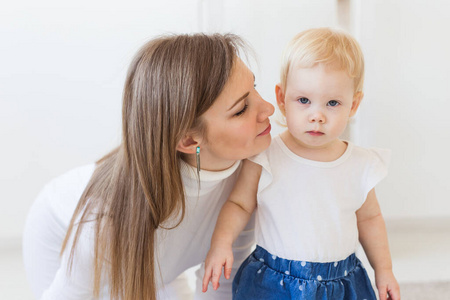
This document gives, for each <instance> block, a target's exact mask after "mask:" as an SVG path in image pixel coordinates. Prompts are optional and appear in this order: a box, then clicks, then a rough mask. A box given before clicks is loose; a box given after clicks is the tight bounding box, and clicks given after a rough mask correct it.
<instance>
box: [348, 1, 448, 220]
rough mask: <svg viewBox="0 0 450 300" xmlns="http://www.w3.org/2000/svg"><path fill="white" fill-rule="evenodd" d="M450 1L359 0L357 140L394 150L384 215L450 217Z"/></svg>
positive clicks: (383, 193)
mask: <svg viewBox="0 0 450 300" xmlns="http://www.w3.org/2000/svg"><path fill="white" fill-rule="evenodd" d="M449 11H450V2H448V1H444V0H434V1H427V2H425V1H419V0H414V1H406V0H390V1H361V2H360V12H359V13H360V15H359V19H358V20H359V21H358V23H359V40H360V41H361V43H362V46H363V51H364V53H365V57H366V63H367V69H366V85H365V92H366V97H365V99H364V102H363V104H362V107H361V108H360V112H359V114H358V122H357V123H359V124H355V125H357V126H355V127H356V129H355V131H356V135H355V139H356V140H357V141H359V142H360V143H361V144H363V145H376V146H382V147H388V148H391V149H392V154H393V155H392V163H391V169H390V175H389V176H388V178H387V179H386V180H385V181H384V182H382V184H381V185H380V187H379V188H378V196H379V199H380V203H381V206H382V209H383V212H384V215H385V216H386V217H387V218H427V217H429V218H435V217H446V218H450V199H449V195H450V180H449V177H448V172H449V169H450V159H449V156H448V152H449V150H450V119H449V117H450V113H449V112H450V35H449V32H448V28H450V19H449V18H448V12H449Z"/></svg>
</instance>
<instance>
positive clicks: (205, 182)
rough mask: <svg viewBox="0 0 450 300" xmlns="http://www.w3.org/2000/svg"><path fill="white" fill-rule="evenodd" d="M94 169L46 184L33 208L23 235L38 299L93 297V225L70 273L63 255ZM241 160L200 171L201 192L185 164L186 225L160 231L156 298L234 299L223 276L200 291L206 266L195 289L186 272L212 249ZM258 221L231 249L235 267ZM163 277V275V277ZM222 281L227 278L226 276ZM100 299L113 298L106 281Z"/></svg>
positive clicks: (248, 247)
mask: <svg viewBox="0 0 450 300" xmlns="http://www.w3.org/2000/svg"><path fill="white" fill-rule="evenodd" d="M94 168H95V166H94V165H93V164H92V165H88V166H84V167H80V168H77V169H74V170H72V171H70V172H68V173H66V174H64V175H62V176H60V177H58V178H56V179H54V180H52V181H51V182H50V183H48V184H47V185H46V186H45V187H44V189H43V190H42V191H41V193H40V194H39V196H38V197H37V199H36V201H35V202H34V204H33V205H32V207H31V209H30V212H29V215H28V218H27V222H26V225H25V231H24V237H23V256H24V264H25V270H26V273H27V277H28V280H29V282H30V284H31V288H32V291H33V293H34V295H35V297H36V298H37V299H51V300H61V299H64V300H67V299H83V300H86V299H93V297H92V290H93V279H92V278H93V265H92V261H93V249H94V239H93V227H92V226H93V224H94V223H88V226H85V227H84V229H83V232H82V235H81V237H80V240H79V244H78V246H77V252H76V254H75V257H74V264H73V271H72V273H71V274H70V275H68V268H67V262H68V256H69V251H70V249H71V245H68V247H67V248H66V251H65V252H64V254H63V255H62V257H60V255H59V253H60V250H61V245H62V241H63V239H64V237H65V235H66V232H67V228H68V226H69V222H70V220H71V218H72V215H73V212H74V210H75V207H76V205H77V203H78V200H79V199H80V196H81V194H82V193H83V191H84V189H85V187H86V185H87V183H88V181H89V179H90V178H91V176H92V173H93V172H94ZM239 170H240V162H236V163H235V164H234V165H233V166H232V167H231V168H229V169H228V170H225V171H221V172H209V171H204V170H202V171H201V172H200V178H201V183H200V185H201V190H200V193H199V192H198V180H197V174H196V169H195V168H193V167H191V166H189V165H187V164H186V163H184V162H182V178H183V183H184V187H185V192H186V214H185V217H184V219H183V222H182V223H181V224H180V225H179V226H178V227H176V228H175V229H172V230H165V229H158V230H157V241H156V245H157V248H156V255H157V257H158V260H157V261H158V265H159V269H158V270H156V274H158V276H157V282H158V285H159V287H160V288H159V290H158V299H183V300H185V299H224V300H225V299H227V300H228V299H231V283H232V279H230V280H225V279H223V278H222V280H221V286H220V289H218V290H217V291H214V290H213V289H211V288H210V289H208V292H207V293H202V292H201V281H202V277H203V272H204V267H203V266H201V267H200V268H199V269H198V270H197V271H196V277H197V278H196V280H194V281H196V283H195V284H196V287H197V288H196V291H195V292H193V291H192V290H191V289H190V288H189V284H188V280H187V278H186V276H184V274H183V272H184V271H185V270H186V269H188V268H190V267H193V266H196V265H199V264H201V263H202V262H203V261H204V259H205V257H206V254H207V252H208V250H209V246H210V240H211V236H212V233H213V230H214V227H215V223H216V220H217V216H218V214H219V212H220V209H221V207H222V205H223V204H224V202H225V201H226V200H227V198H228V195H229V194H230V192H231V189H232V187H233V185H234V182H235V180H236V179H237V175H238V173H239ZM253 228H254V222H253V221H251V222H249V224H248V225H247V228H246V229H245V230H244V231H243V232H242V234H241V235H240V236H239V238H238V239H237V240H236V242H235V244H234V245H233V250H234V255H235V264H234V266H233V270H234V272H233V274H232V277H234V274H235V272H236V271H237V268H238V267H239V265H240V264H241V263H242V261H243V260H244V259H245V258H246V257H247V256H248V255H249V254H250V253H251V250H252V247H253V246H254V231H253ZM159 275H160V276H159ZM222 277H223V276H222ZM100 298H101V299H110V297H109V286H108V282H103V284H102V294H101V297H100Z"/></svg>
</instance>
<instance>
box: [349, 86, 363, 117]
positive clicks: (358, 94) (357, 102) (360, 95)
mask: <svg viewBox="0 0 450 300" xmlns="http://www.w3.org/2000/svg"><path fill="white" fill-rule="evenodd" d="M363 97H364V93H363V92H356V93H355V95H353V102H352V109H351V110H350V117H353V116H354V115H355V114H356V112H357V111H358V107H359V105H360V104H361V100H362V98H363Z"/></svg>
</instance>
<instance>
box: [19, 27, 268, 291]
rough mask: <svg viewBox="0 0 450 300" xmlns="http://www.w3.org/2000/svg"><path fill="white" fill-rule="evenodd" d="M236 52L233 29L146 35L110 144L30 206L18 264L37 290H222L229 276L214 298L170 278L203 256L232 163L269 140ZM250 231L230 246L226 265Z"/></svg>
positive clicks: (246, 247) (263, 112) (264, 106)
mask: <svg viewBox="0 0 450 300" xmlns="http://www.w3.org/2000/svg"><path fill="white" fill-rule="evenodd" d="M242 49H243V43H242V40H241V39H239V38H238V37H237V36H234V35H218V34H216V35H204V34H196V35H175V36H165V37H160V38H156V39H154V40H152V41H150V42H149V43H147V44H146V45H144V47H143V48H142V49H141V50H140V51H139V52H138V53H137V55H136V57H135V58H134V60H133V62H132V63H131V66H130V69H129V72H128V76H127V79H126V83H125V88H124V95H123V114H122V122H123V136H122V143H121V144H120V145H119V146H118V147H117V148H116V149H114V150H113V151H111V152H110V153H109V154H107V155H106V156H104V157H103V158H102V159H100V160H99V161H98V162H97V163H96V164H95V165H89V166H84V167H81V168H78V169H75V170H72V171H70V172H68V173H66V174H65V175H63V176H61V177H58V178H56V179H54V180H53V181H51V182H50V183H49V184H47V185H46V187H45V188H44V189H43V190H42V192H41V193H40V195H39V196H38V198H37V199H36V201H35V203H34V204H33V206H32V208H31V210H30V213H29V216H28V219H27V223H26V227H25V232H24V244H23V246H24V263H25V268H26V271H27V276H28V278H29V281H30V282H31V286H32V289H33V291H34V293H35V295H36V297H37V298H40V299H58V300H59V299H95V298H100V299H126V300H128V299H130V300H131V299H133V300H136V299H146V300H147V299H190V298H191V297H192V296H195V299H231V282H227V283H226V284H225V283H222V287H223V289H221V290H223V291H224V292H223V293H222V294H221V295H218V294H217V293H216V294H214V295H208V294H202V293H201V291H199V292H198V293H197V292H196V293H195V295H191V294H190V293H189V291H188V290H187V286H186V281H183V280H182V277H179V275H180V274H182V273H183V272H184V271H185V270H186V269H188V268H190V267H192V266H195V265H198V264H200V263H202V261H203V259H204V257H205V256H206V253H207V251H208V248H209V244H210V239H211V235H212V232H213V229H214V224H215V220H216V219H217V216H218V213H219V211H220V208H221V206H222V205H223V203H224V202H225V200H226V199H227V198H228V195H229V193H230V191H231V189H232V187H233V185H234V182H235V180H236V178H237V174H238V173H239V170H240V160H241V159H244V158H246V157H249V156H252V155H255V154H257V153H259V152H261V151H263V150H264V149H266V148H267V147H268V146H269V144H270V139H271V137H270V128H271V127H270V123H269V119H268V117H269V116H270V115H271V114H272V113H273V110H274V108H273V106H272V105H271V104H269V103H267V102H265V101H264V100H263V99H262V98H261V96H260V95H259V94H258V92H257V91H256V90H255V88H254V76H253V74H252V72H251V71H250V70H249V69H248V68H247V67H246V65H245V64H244V63H243V62H242V61H241V59H240V58H239V56H238V55H239V51H240V50H242ZM252 230H253V223H252V222H250V223H249V225H248V226H247V231H244V232H243V234H241V236H240V237H239V238H238V240H237V242H236V243H235V253H234V255H235V257H236V265H239V264H240V263H241V262H242V261H243V260H244V259H245V257H246V256H247V255H248V254H249V253H250V251H251V249H250V248H251V246H252V244H253V241H254V240H253V232H252ZM60 251H61V254H62V255H61V256H60ZM202 269H203V268H201V269H200V271H198V274H197V277H198V280H197V286H198V287H199V288H198V290H201V278H202V276H203V274H201V272H202Z"/></svg>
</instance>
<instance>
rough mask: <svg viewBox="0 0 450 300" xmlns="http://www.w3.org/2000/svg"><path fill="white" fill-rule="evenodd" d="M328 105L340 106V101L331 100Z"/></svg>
mask: <svg viewBox="0 0 450 300" xmlns="http://www.w3.org/2000/svg"><path fill="white" fill-rule="evenodd" d="M328 105H329V106H338V105H339V102H337V101H336V100H330V101H328Z"/></svg>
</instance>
